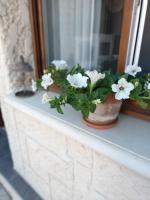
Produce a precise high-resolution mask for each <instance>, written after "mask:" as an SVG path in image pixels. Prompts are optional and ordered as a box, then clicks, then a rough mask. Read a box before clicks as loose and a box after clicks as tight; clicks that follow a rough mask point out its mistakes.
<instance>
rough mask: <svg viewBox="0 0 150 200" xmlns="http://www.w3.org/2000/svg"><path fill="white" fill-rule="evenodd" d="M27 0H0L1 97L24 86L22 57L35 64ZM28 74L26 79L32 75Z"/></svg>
mask: <svg viewBox="0 0 150 200" xmlns="http://www.w3.org/2000/svg"><path fill="white" fill-rule="evenodd" d="M28 3H29V2H28V0H0V99H1V98H2V96H4V95H6V94H8V93H10V92H13V91H16V90H20V89H22V83H23V76H22V73H21V72H19V68H20V67H21V66H18V63H19V62H20V60H19V57H20V55H23V57H24V59H25V61H26V62H28V63H29V64H31V65H32V66H33V65H34V64H33V50H32V41H31V30H30V23H29V9H28V6H29V5H28ZM31 76H32V75H31V74H29V73H28V74H26V80H27V81H28V80H29V79H30V78H31Z"/></svg>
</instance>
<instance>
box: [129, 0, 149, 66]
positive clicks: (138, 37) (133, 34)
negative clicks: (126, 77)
mask: <svg viewBox="0 0 150 200" xmlns="http://www.w3.org/2000/svg"><path fill="white" fill-rule="evenodd" d="M147 5H148V0H134V3H133V14H132V21H131V29H130V36H129V44H128V50H127V58H126V66H127V65H138V62H139V57H140V51H141V44H142V38H143V31H144V25H145V19H146V12H147Z"/></svg>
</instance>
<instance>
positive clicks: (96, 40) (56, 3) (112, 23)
mask: <svg viewBox="0 0 150 200" xmlns="http://www.w3.org/2000/svg"><path fill="white" fill-rule="evenodd" d="M123 3H124V2H123V0H43V22H44V23H43V24H44V33H45V46H46V62H47V65H48V64H49V63H50V62H51V61H52V60H54V59H63V60H66V61H67V63H68V64H69V66H70V67H72V66H73V65H74V64H77V63H78V64H81V65H82V66H83V67H85V68H87V69H93V68H101V69H102V68H103V69H108V68H111V69H112V70H114V71H115V70H116V67H117V61H118V53H119V42H120V33H121V25H122V13H123Z"/></svg>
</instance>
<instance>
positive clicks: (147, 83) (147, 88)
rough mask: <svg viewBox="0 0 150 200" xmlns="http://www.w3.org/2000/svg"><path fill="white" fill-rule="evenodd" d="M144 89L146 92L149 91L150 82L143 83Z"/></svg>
mask: <svg viewBox="0 0 150 200" xmlns="http://www.w3.org/2000/svg"><path fill="white" fill-rule="evenodd" d="M144 88H145V89H146V90H150V81H149V80H148V81H147V82H146V83H145V86H144Z"/></svg>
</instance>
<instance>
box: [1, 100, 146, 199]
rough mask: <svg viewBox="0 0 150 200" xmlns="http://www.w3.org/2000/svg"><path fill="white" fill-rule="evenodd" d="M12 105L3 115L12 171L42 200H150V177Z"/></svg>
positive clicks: (57, 125)
mask: <svg viewBox="0 0 150 200" xmlns="http://www.w3.org/2000/svg"><path fill="white" fill-rule="evenodd" d="M12 105H13V104H12V103H11V105H10V104H9V103H8V102H7V103H5V102H4V105H3V111H4V117H5V120H6V127H7V131H8V133H11V134H8V137H9V141H10V147H11V150H12V155H13V160H14V167H15V169H16V170H17V171H18V172H19V173H20V174H21V175H22V176H23V177H24V178H25V179H26V180H27V182H28V183H30V185H31V186H32V187H33V188H34V189H35V190H36V191H37V192H38V193H39V194H40V195H41V196H42V197H43V199H44V200H149V197H150V180H149V179H146V178H144V177H142V176H140V175H139V174H137V173H134V172H133V171H131V170H129V169H127V168H126V167H124V166H123V165H120V164H119V163H117V162H114V161H113V160H111V159H109V158H108V157H106V156H104V155H103V154H101V153H97V152H96V151H94V150H93V149H91V148H89V147H88V146H86V145H83V144H81V143H80V142H78V141H76V140H74V139H72V138H71V137H69V136H67V135H66V133H65V132H66V131H68V129H66V130H65V128H63V129H62V130H61V132H60V129H57V127H59V126H61V122H59V121H58V122H57V124H56V125H55V128H54V124H52V125H51V118H50V122H49V126H47V125H46V124H44V123H43V122H42V121H40V120H37V119H35V117H33V116H32V115H31V113H32V109H31V110H30V112H29V113H30V115H29V114H27V113H25V110H26V109H27V108H26V109H24V111H22V110H21V109H20V108H19V104H18V106H12ZM59 123H60V124H59ZM78 131H79V130H78V129H77V133H76V134H80V133H79V132H78Z"/></svg>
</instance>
